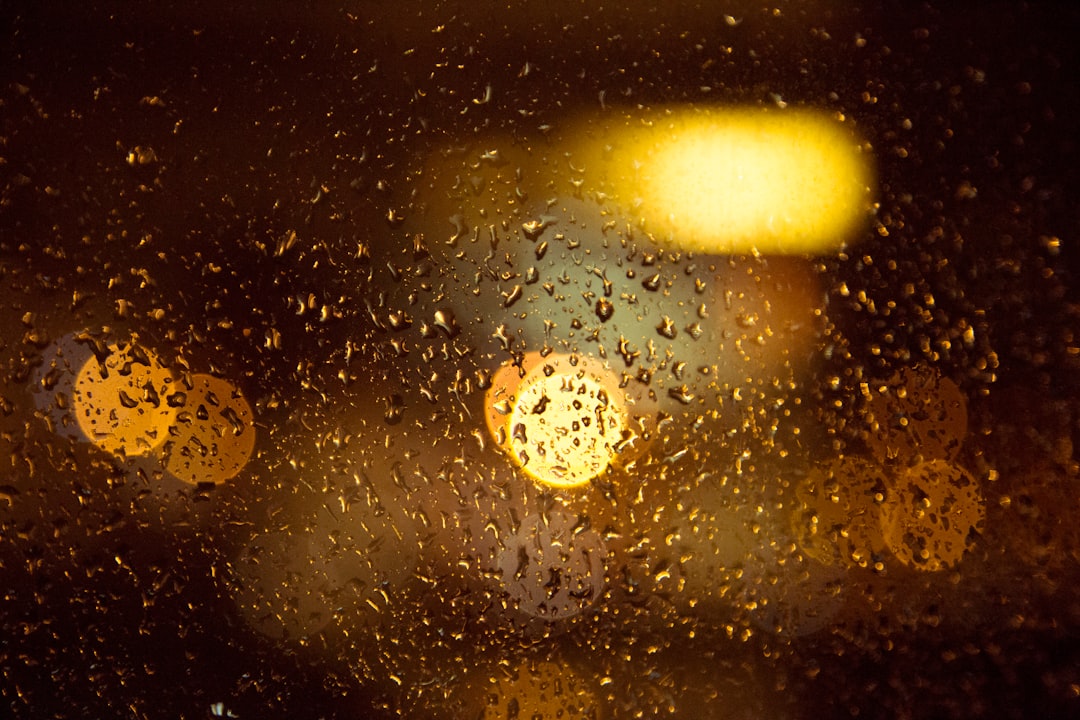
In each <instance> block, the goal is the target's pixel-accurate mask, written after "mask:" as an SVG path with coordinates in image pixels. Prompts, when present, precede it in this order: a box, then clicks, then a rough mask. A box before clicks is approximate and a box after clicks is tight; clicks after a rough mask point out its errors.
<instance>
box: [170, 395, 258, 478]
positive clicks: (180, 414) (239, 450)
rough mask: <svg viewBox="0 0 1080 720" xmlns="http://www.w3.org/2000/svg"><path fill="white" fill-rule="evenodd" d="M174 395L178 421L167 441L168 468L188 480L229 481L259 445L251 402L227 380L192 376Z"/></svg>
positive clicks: (177, 475)
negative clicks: (256, 439)
mask: <svg viewBox="0 0 1080 720" xmlns="http://www.w3.org/2000/svg"><path fill="white" fill-rule="evenodd" d="M179 390H180V391H178V392H176V393H174V394H173V396H172V397H173V398H175V400H174V404H175V405H176V406H177V408H176V409H177V415H176V420H175V424H174V425H173V427H172V428H171V429H170V439H169V442H168V443H167V444H166V445H165V457H164V460H163V464H164V465H165V468H166V469H167V470H168V471H169V472H170V473H172V474H173V475H175V476H176V477H178V478H180V479H181V480H183V481H184V482H187V483H191V484H197V483H202V482H214V483H217V482H224V481H225V480H229V479H230V478H232V477H234V476H236V474H237V473H239V472H240V471H241V470H242V469H243V467H244V466H245V465H246V464H247V462H248V460H249V459H250V458H251V454H252V452H253V451H254V449H255V426H254V425H253V419H254V418H253V414H252V411H251V405H250V404H248V402H247V400H246V399H244V396H243V395H242V394H241V393H240V391H239V390H238V389H237V388H236V386H234V385H233V384H232V383H230V382H229V381H228V380H224V379H222V378H217V377H214V376H212V375H202V374H199V375H192V376H191V377H190V378H189V379H188V380H187V381H186V382H185V383H182V384H181V386H180V388H179Z"/></svg>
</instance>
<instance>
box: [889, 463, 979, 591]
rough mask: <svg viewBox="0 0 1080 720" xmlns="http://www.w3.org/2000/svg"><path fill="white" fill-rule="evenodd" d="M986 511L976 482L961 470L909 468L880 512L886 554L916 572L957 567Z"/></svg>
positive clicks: (926, 466)
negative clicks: (887, 550)
mask: <svg viewBox="0 0 1080 720" xmlns="http://www.w3.org/2000/svg"><path fill="white" fill-rule="evenodd" d="M985 514H986V509H985V507H984V505H983V495H982V489H981V488H980V487H979V482H978V481H977V480H976V479H975V478H974V477H972V475H971V474H970V473H968V472H967V471H966V470H964V469H963V468H961V467H959V466H958V465H954V464H952V463H949V462H947V461H945V460H930V461H927V462H923V463H919V464H917V465H914V466H912V467H910V468H908V469H907V470H906V471H905V472H904V473H903V474H901V475H900V476H899V477H898V478H897V481H896V489H895V490H894V492H893V493H891V494H890V496H889V498H888V499H887V500H886V503H885V505H884V506H883V512H882V520H881V522H882V530H883V531H884V535H885V541H886V543H888V546H889V549H890V550H892V552H893V554H894V555H895V556H896V557H897V558H899V559H900V560H901V561H903V562H904V564H906V565H908V566H910V567H913V568H915V569H917V570H928V571H937V570H944V569H947V568H950V567H953V566H955V565H956V564H957V563H959V562H960V560H961V558H962V557H963V556H964V553H966V552H967V551H968V550H969V549H971V547H972V545H973V544H974V543H975V541H976V540H977V538H978V536H979V534H980V533H981V531H982V526H983V520H984V518H985Z"/></svg>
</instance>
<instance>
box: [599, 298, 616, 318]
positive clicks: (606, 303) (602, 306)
mask: <svg viewBox="0 0 1080 720" xmlns="http://www.w3.org/2000/svg"><path fill="white" fill-rule="evenodd" d="M614 314H615V306H614V305H612V304H611V301H610V300H608V299H607V298H600V299H599V300H597V301H596V317H598V318H600V321H601V322H607V321H608V320H610V319H611V316H612V315H614Z"/></svg>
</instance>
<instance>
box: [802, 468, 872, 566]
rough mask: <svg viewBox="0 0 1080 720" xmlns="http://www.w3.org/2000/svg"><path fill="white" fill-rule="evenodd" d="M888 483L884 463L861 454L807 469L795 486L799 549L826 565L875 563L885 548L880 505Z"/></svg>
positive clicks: (865, 564) (869, 564)
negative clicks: (878, 462) (808, 470)
mask: <svg viewBox="0 0 1080 720" xmlns="http://www.w3.org/2000/svg"><path fill="white" fill-rule="evenodd" d="M889 486H890V482H889V478H888V475H887V473H886V472H885V470H884V468H882V467H881V466H880V465H878V464H877V463H874V462H872V461H870V460H867V459H864V458H859V457H850V456H846V457H842V458H838V459H837V460H835V461H834V462H833V463H832V464H831V465H829V466H827V467H820V468H814V469H813V470H811V471H810V472H809V473H808V474H807V476H806V477H805V478H804V479H803V481H802V482H801V483H800V484H799V486H798V488H797V489H796V491H795V492H796V497H797V498H798V502H797V503H796V506H795V512H794V514H793V515H792V526H793V529H794V530H795V537H796V539H797V540H798V543H799V546H800V547H801V548H802V550H803V552H804V553H806V555H807V556H809V557H811V558H813V559H814V560H817V561H819V562H823V563H825V564H826V565H839V566H847V567H855V566H857V567H863V568H865V567H874V565H876V563H877V562H878V560H877V558H878V557H879V556H881V555H882V554H883V553H884V552H885V540H884V538H883V537H882V534H881V522H880V515H881V509H880V508H881V504H882V503H883V502H884V499H885V496H886V494H887V493H888V488H889ZM878 569H880V568H878Z"/></svg>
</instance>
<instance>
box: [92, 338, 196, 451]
mask: <svg viewBox="0 0 1080 720" xmlns="http://www.w3.org/2000/svg"><path fill="white" fill-rule="evenodd" d="M103 355H104V356H103V357H102V356H95V357H94V358H91V359H89V360H87V361H86V363H85V364H84V365H83V367H82V368H81V369H80V370H79V373H78V375H77V376H76V378H75V383H74V387H73V390H72V395H73V405H74V415H75V418H76V420H77V421H78V423H79V427H80V428H81V429H82V432H83V434H84V435H85V436H86V437H87V438H89V439H90V441H91V442H93V443H95V444H96V445H97V446H98V447H100V448H101V449H102V450H105V451H106V452H111V453H117V454H124V455H129V456H138V455H147V454H149V453H151V452H153V451H155V450H157V449H158V448H160V447H161V446H162V445H163V444H164V443H165V441H166V440H167V439H168V437H169V427H170V426H171V425H172V424H173V423H174V422H175V420H176V415H177V407H176V405H175V403H174V402H171V401H170V397H171V396H172V395H173V393H175V392H176V389H177V388H176V376H175V374H174V373H173V372H172V371H171V370H169V369H168V368H167V367H166V366H165V365H163V364H162V363H161V361H160V360H159V359H158V357H157V355H156V354H155V353H154V352H153V351H152V350H150V349H148V348H146V347H143V346H142V345H141V344H139V343H138V342H137V341H134V340H133V341H131V342H125V343H122V344H110V345H108V347H107V348H105V350H104V353H103Z"/></svg>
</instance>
